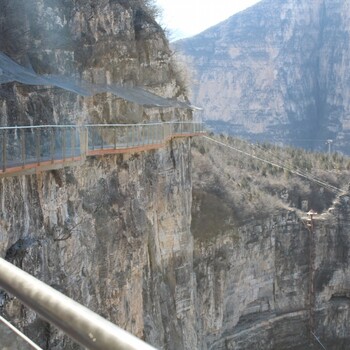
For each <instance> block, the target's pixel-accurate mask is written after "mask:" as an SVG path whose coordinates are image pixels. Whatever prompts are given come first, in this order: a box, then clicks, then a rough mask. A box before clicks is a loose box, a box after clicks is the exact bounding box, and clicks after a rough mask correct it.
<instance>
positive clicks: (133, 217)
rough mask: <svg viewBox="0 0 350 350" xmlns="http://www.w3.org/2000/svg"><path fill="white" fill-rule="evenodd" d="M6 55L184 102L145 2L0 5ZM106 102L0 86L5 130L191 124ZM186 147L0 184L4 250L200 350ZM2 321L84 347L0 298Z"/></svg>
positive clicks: (137, 327)
mask: <svg viewBox="0 0 350 350" xmlns="http://www.w3.org/2000/svg"><path fill="white" fill-rule="evenodd" d="M0 7H1V11H0V51H1V52H3V53H4V54H6V55H7V56H9V57H10V58H11V59H13V60H15V61H16V62H18V63H20V64H21V65H24V66H26V67H28V68H30V69H33V70H34V71H35V72H36V73H37V74H57V75H61V76H69V77H75V78H76V79H77V80H79V79H81V80H84V81H87V82H91V83H99V82H101V83H116V84H121V85H124V86H143V87H145V88H146V89H148V90H149V91H153V92H155V93H157V94H159V95H161V96H163V97H177V98H179V99H185V98H186V97H185V95H184V93H183V92H184V90H183V87H182V86H181V84H180V83H179V81H178V76H177V74H176V70H175V67H174V65H173V64H172V59H171V51H170V50H169V46H168V42H167V40H166V37H165V35H164V32H163V31H162V29H161V28H160V26H159V25H158V24H157V23H156V21H155V20H154V18H153V16H152V8H151V7H150V6H148V4H147V3H146V2H144V1H141V0H132V1H124V0H113V1H112V0H111V1H109V0H104V1H100V0H90V1H85V0H84V1H80V0H77V1H65V0H39V1H37V0H33V1H32V0H30V1H28V0H14V1H7V0H0ZM190 117H191V115H190V112H189V111H187V110H179V109H176V108H175V109H173V108H164V109H163V108H144V107H142V106H140V105H138V104H137V103H131V102H128V101H126V100H123V99H120V98H118V97H116V96H114V95H111V94H108V93H101V94H96V95H94V96H91V97H84V96H80V95H77V94H75V93H72V92H69V91H66V90H64V89H59V88H53V87H50V86H32V85H25V84H19V83H7V84H2V85H1V86H0V121H1V125H2V126H6V125H39V124H71V123H73V124H81V123H123V122H128V123H138V122H146V121H149V120H157V121H165V120H169V119H173V118H176V119H180V118H183V119H187V118H190ZM190 164H191V163H190V143H189V141H188V139H179V140H174V141H173V142H171V143H168V144H167V147H166V148H164V149H161V150H159V151H152V152H146V153H137V154H133V155H124V156H123V155H120V156H108V157H102V158H101V157H100V158H96V159H92V160H90V161H89V162H86V163H85V164H84V165H83V166H81V167H71V168H65V169H61V170H54V171H46V172H42V173H38V174H35V175H30V176H24V175H23V176H15V177H9V178H1V179H0V198H1V199H0V203H1V210H0V254H1V257H3V258H6V259H7V260H8V261H10V262H12V263H14V264H16V265H17V266H19V267H21V268H23V269H25V270H26V271H27V272H29V273H31V274H32V275H34V276H36V277H37V278H39V279H40V280H42V281H44V282H45V283H47V284H48V285H50V286H53V287H54V288H56V289H58V290H59V291H61V292H63V293H65V294H66V295H68V296H69V297H71V298H73V299H74V300H76V301H78V302H80V303H82V304H83V305H85V306H87V307H89V308H90V309H92V310H93V311H95V312H97V313H99V314H100V315H102V316H104V317H106V318H107V319H109V320H110V321H112V322H114V323H116V324H117V325H119V326H120V327H123V328H124V329H126V330H128V331H130V332H132V333H133V334H135V335H137V336H138V337H141V338H143V339H144V340H145V341H147V342H148V343H151V344H153V345H154V346H156V347H158V348H169V349H186V348H187V349H193V348H196V346H197V339H196V332H195V330H194V324H195V320H194V315H195V312H194V303H193V302H192V301H193V289H194V278H193V271H192V255H193V249H192V246H193V238H192V235H191V232H190V210H191V200H192V199H191V176H190ZM0 300H1V301H0V305H1V306H0V313H1V314H2V315H4V316H5V318H7V319H9V320H10V321H11V322H13V323H15V324H16V325H17V326H18V327H19V328H20V329H21V330H23V331H24V332H25V334H27V335H28V336H29V337H30V338H31V339H33V340H34V341H35V342H36V343H37V344H38V345H39V346H41V347H42V348H44V349H79V348H80V347H79V346H78V345H76V344H73V342H72V341H70V340H69V339H68V338H67V337H65V336H63V335H62V333H61V332H59V331H58V330H57V329H55V328H53V327H51V326H50V325H48V324H47V323H46V322H44V321H43V320H41V319H40V318H39V317H38V316H37V315H35V314H34V313H33V312H32V311H30V310H28V309H26V308H24V307H23V306H22V305H21V304H20V303H19V302H18V300H16V299H14V298H13V297H11V296H9V295H7V294H4V293H2V292H1V294H0Z"/></svg>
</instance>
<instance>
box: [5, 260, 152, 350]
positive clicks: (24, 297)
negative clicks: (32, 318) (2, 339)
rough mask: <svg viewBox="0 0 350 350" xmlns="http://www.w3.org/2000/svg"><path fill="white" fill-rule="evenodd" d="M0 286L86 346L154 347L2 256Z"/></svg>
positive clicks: (102, 349)
mask: <svg viewBox="0 0 350 350" xmlns="http://www.w3.org/2000/svg"><path fill="white" fill-rule="evenodd" d="M0 287H2V288H3V289H5V290H6V291H7V292H8V293H10V294H12V295H14V296H15V297H16V298H18V299H19V300H20V301H21V302H23V303H24V304H25V305H27V306H28V307H29V308H31V309H32V310H33V311H35V312H36V313H38V314H39V315H40V316H41V317H43V318H44V319H45V320H46V321H48V322H50V323H51V324H53V325H55V326H56V327H58V328H60V329H61V330H62V331H63V332H65V333H66V334H67V335H68V336H69V337H70V338H72V339H73V340H74V341H76V342H77V343H79V344H81V345H82V346H85V347H87V348H88V349H91V350H119V349H120V350H155V348H154V347H152V346H151V345H149V344H147V343H145V342H143V341H142V340H140V339H138V338H136V337H135V336H133V335H132V334H130V333H128V332H126V331H125V330H123V329H121V328H119V327H118V326H116V325H114V324H113V323H111V322H109V321H107V320H106V319H104V318H102V317H101V316H99V315H97V314H96V313H94V312H92V311H91V310H89V309H88V308H86V307H84V306H82V305H81V304H79V303H77V302H75V301H73V300H72V299H70V298H68V297H67V296H65V295H63V294H62V293H60V292H58V291H57V290H55V289H53V288H51V287H50V286H48V285H47V284H45V283H43V282H41V281H39V280H38V279H36V278H34V277H33V276H31V275H29V274H28V273H26V272H24V271H23V270H21V269H19V268H18V267H16V266H14V265H12V264H11V263H9V262H7V261H5V260H4V259H2V258H0Z"/></svg>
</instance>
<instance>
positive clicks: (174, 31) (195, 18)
mask: <svg viewBox="0 0 350 350" xmlns="http://www.w3.org/2000/svg"><path fill="white" fill-rule="evenodd" d="M259 1H260V0H156V3H157V4H158V6H159V7H160V8H162V10H163V14H162V18H161V23H162V24H163V26H164V27H165V28H167V29H168V30H170V39H180V38H184V37H188V36H192V35H195V34H198V33H200V32H201V31H203V30H204V29H206V28H209V27H211V26H213V25H214V24H217V23H219V22H221V21H223V20H225V19H226V18H228V17H230V16H232V15H233V14H234V13H236V12H239V11H242V10H244V9H245V8H247V7H249V6H251V5H254V4H255V3H257V2H259Z"/></svg>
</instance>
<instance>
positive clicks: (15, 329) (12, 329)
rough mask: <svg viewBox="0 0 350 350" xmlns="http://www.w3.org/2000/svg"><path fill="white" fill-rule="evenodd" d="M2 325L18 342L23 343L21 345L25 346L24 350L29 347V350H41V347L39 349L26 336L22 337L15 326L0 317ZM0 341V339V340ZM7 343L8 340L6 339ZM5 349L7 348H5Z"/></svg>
mask: <svg viewBox="0 0 350 350" xmlns="http://www.w3.org/2000/svg"><path fill="white" fill-rule="evenodd" d="M1 324H2V325H4V326H5V327H6V328H7V329H9V330H10V331H11V332H12V334H13V335H14V336H15V337H17V338H18V339H20V341H22V342H23V344H22V345H27V346H26V349H27V348H28V347H30V348H31V349H34V350H43V349H42V348H41V347H39V346H38V345H36V344H35V343H34V342H33V341H31V340H30V339H29V338H28V337H27V336H26V335H24V334H23V333H22V332H20V331H19V330H18V329H17V328H16V327H15V326H13V325H12V324H11V323H10V322H8V321H7V320H5V319H4V318H3V317H1V316H0V325H1ZM0 340H1V339H0ZM7 341H8V339H7ZM5 349H7V348H5Z"/></svg>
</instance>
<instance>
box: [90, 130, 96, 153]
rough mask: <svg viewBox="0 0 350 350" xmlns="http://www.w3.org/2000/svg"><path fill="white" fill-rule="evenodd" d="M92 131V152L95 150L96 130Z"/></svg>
mask: <svg viewBox="0 0 350 350" xmlns="http://www.w3.org/2000/svg"><path fill="white" fill-rule="evenodd" d="M90 130H91V142H92V150H93V151H94V150H95V138H96V130H94V129H93V128H91V129H90Z"/></svg>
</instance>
